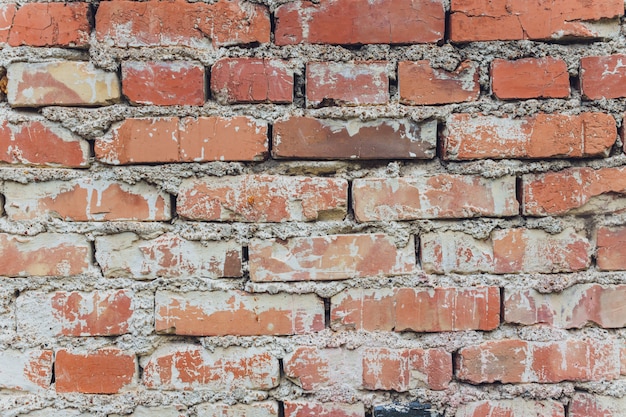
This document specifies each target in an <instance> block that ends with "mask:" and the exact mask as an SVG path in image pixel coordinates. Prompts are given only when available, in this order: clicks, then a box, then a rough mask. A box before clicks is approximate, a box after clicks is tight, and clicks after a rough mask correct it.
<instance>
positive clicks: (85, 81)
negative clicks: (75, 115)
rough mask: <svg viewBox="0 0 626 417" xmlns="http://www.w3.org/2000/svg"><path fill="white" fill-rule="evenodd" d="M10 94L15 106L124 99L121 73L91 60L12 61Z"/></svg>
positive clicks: (87, 104) (8, 96) (10, 100)
mask: <svg viewBox="0 0 626 417" xmlns="http://www.w3.org/2000/svg"><path fill="white" fill-rule="evenodd" d="M7 77H8V79H9V82H8V86H7V91H8V93H7V98H8V101H9V104H10V105H11V106H13V107H41V106H52V105H64V106H96V105H98V106H104V105H107V104H113V103H116V102H118V101H119V99H120V85H119V80H118V78H117V74H115V73H114V72H106V71H103V70H101V69H97V68H95V67H94V66H93V64H91V63H89V62H73V61H58V62H41V63H23V62H18V63H15V64H11V65H9V67H8V70H7Z"/></svg>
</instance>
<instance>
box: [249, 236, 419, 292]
mask: <svg viewBox="0 0 626 417" xmlns="http://www.w3.org/2000/svg"><path fill="white" fill-rule="evenodd" d="M249 251H250V262H249V265H250V278H251V279H252V280H253V281H265V282H268V281H328V280H337V279H347V278H353V277H366V276H376V275H384V276H392V275H402V274H410V273H411V272H413V271H414V270H415V248H414V243H413V240H409V243H408V244H407V245H406V246H405V247H403V248H398V247H397V246H396V245H395V243H394V242H393V240H392V239H391V238H390V237H389V236H386V235H383V234H355V235H334V236H320V237H302V238H292V239H289V240H287V241H280V240H253V241H252V242H251V243H250V248H249Z"/></svg>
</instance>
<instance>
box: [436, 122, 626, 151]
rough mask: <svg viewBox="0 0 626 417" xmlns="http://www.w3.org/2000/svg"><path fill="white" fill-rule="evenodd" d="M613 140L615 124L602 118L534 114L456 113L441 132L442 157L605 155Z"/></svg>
mask: <svg viewBox="0 0 626 417" xmlns="http://www.w3.org/2000/svg"><path fill="white" fill-rule="evenodd" d="M616 139H617V127H616V124H615V119H613V117H612V116H611V115H609V114H604V113H582V114H580V115H576V116H567V115H562V114H538V115H536V116H531V117H526V118H521V119H513V118H509V117H495V116H474V115H470V114H465V113H458V114H454V115H452V116H450V118H448V121H447V123H446V131H445V133H444V150H445V158H446V159H450V160H466V159H481V158H497V159H500V158H554V157H561V158H580V157H590V156H607V155H608V153H609V150H610V149H611V146H612V145H613V144H614V143H615V140H616Z"/></svg>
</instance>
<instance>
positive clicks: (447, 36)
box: [439, 2, 452, 46]
mask: <svg viewBox="0 0 626 417" xmlns="http://www.w3.org/2000/svg"><path fill="white" fill-rule="evenodd" d="M443 7H444V10H443V12H444V24H445V29H444V31H443V40H442V41H441V43H440V44H439V46H442V45H444V44H445V43H447V42H449V40H450V21H451V20H452V13H451V11H450V7H451V6H450V2H444V4H443Z"/></svg>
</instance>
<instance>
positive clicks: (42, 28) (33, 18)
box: [0, 2, 91, 48]
mask: <svg viewBox="0 0 626 417" xmlns="http://www.w3.org/2000/svg"><path fill="white" fill-rule="evenodd" d="M2 8H3V9H4V10H3V11H2V12H0V13H3V15H4V17H5V18H8V17H9V16H11V18H10V19H7V20H6V23H7V25H6V26H5V25H2V27H3V28H4V27H6V28H7V29H5V30H7V32H8V33H7V37H6V38H5V37H3V36H2V35H0V41H2V42H7V41H8V44H9V45H11V46H21V45H26V46H48V47H52V46H60V47H73V48H87V47H89V33H90V32H91V25H90V23H89V19H91V11H90V8H89V3H78V2H77V3H25V4H23V5H21V6H20V7H19V9H17V11H15V5H14V4H7V5H4V6H3V7H2ZM11 9H13V12H11ZM13 13H14V14H13ZM2 20H4V19H0V21H2Z"/></svg>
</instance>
